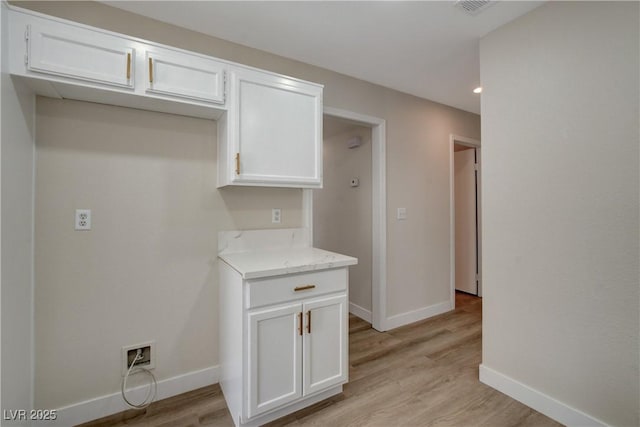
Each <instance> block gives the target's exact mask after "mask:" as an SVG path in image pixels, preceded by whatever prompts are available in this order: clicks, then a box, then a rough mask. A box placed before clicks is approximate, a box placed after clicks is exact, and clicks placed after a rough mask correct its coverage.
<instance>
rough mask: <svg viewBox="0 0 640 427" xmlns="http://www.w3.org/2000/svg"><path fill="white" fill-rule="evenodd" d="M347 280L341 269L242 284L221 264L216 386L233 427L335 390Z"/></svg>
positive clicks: (344, 350)
mask: <svg viewBox="0 0 640 427" xmlns="http://www.w3.org/2000/svg"><path fill="white" fill-rule="evenodd" d="M347 282H348V270H347V267H343V268H338V269H329V270H322V271H314V272H312V273H299V274H291V275H286V276H277V277H269V278H265V279H254V280H244V279H242V277H241V275H240V273H238V272H236V271H235V270H234V269H233V268H231V267H230V266H229V265H228V264H226V263H225V262H221V263H220V307H221V312H220V347H221V361H220V362H221V363H220V367H221V381H220V384H221V387H222V391H223V393H224V396H225V399H226V400H227V404H228V406H229V410H230V412H231V415H232V417H233V420H234V422H235V423H236V425H238V426H240V425H243V426H244V425H260V424H262V423H266V422H268V421H270V420H273V419H275V418H279V417H281V416H283V415H286V414H287V413H290V412H293V411H296V410H298V409H301V408H303V407H305V406H307V405H310V404H312V403H315V402H317V401H319V400H321V399H324V398H326V397H329V396H331V395H332V394H336V393H339V392H340V391H341V390H342V384H344V383H345V382H347V380H348V324H347V323H348V314H347ZM329 283H330V284H331V286H328V284H329ZM279 284H282V285H281V286H278V285H279ZM267 287H268V289H261V288H267ZM296 289H298V290H296ZM269 290H272V292H269ZM252 294H253V295H252ZM256 294H257V295H258V296H257V297H256ZM259 295H265V297H264V298H261V297H260V296H259ZM267 295H268V297H267Z"/></svg>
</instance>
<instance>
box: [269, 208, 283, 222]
mask: <svg viewBox="0 0 640 427" xmlns="http://www.w3.org/2000/svg"><path fill="white" fill-rule="evenodd" d="M281 221H282V211H281V210H280V208H274V209H271V222H272V223H273V224H280V222H281Z"/></svg>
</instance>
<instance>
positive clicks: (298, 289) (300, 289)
mask: <svg viewBox="0 0 640 427" xmlns="http://www.w3.org/2000/svg"><path fill="white" fill-rule="evenodd" d="M315 287H316V285H304V286H296V287H295V288H293V290H294V291H295V292H298V291H306V290H309V289H313V288H315Z"/></svg>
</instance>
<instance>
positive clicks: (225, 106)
mask: <svg viewBox="0 0 640 427" xmlns="http://www.w3.org/2000/svg"><path fill="white" fill-rule="evenodd" d="M9 8H10V14H9V31H8V34H9V68H10V72H11V74H12V75H15V76H20V77H23V78H25V81H26V82H27V84H28V85H29V86H30V87H31V88H32V89H33V91H34V92H35V93H36V94H38V95H42V96H48V97H53V98H67V99H76V100H80V101H90V102H98V103H102V104H109V105H119V106H123V107H131V108H137V109H142V110H150V111H158V112H164V113H171V114H181V115H185V116H192V117H200V118H205V119H214V120H219V121H218V141H217V142H218V182H217V185H218V187H224V186H228V185H239V186H243V185H244V186H263V187H293V188H322V108H323V107H322V91H323V86H322V85H319V84H315V83H310V82H306V81H302V80H298V79H295V78H292V77H287V76H283V75H280V74H275V73H271V72H268V71H264V70H259V69H256V68H251V67H246V66H243V65H240V64H235V63H231V62H228V61H224V60H221V59H217V58H213V57H210V56H206V55H202V54H199V53H195V52H189V51H185V50H182V49H177V48H173V47H170V46H166V45H160V44H158V43H154V42H150V41H146V40H141V39H137V38H134V37H130V36H127V35H123V34H117V33H113V32H110V31H106V30H102V29H99V28H95V27H90V26H87V25H83V24H78V23H75V22H72V21H66V20H63V19H59V18H55V17H51V16H47V15H43V14H40V13H36V12H32V11H28V10H24V9H20V8H17V7H14V6H9Z"/></svg>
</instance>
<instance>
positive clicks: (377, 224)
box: [302, 107, 390, 331]
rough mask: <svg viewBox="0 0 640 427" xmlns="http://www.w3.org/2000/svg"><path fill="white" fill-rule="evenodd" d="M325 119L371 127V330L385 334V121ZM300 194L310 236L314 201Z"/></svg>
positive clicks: (337, 113) (335, 111) (342, 113)
mask: <svg viewBox="0 0 640 427" xmlns="http://www.w3.org/2000/svg"><path fill="white" fill-rule="evenodd" d="M324 114H325V115H327V116H332V117H338V118H341V119H346V120H349V121H351V122H353V123H354V124H359V125H363V126H367V127H370V128H371V145H372V152H371V162H372V165H371V178H372V192H373V194H372V198H371V205H372V227H371V228H372V235H371V237H372V239H371V241H372V252H371V253H372V259H371V261H372V272H371V273H372V274H371V296H372V298H371V299H372V301H371V303H372V313H371V315H372V316H371V323H372V326H373V328H374V329H377V330H378V331H386V330H388V329H390V328H389V327H387V324H386V323H387V317H386V313H387V178H386V176H387V169H386V168H387V166H386V161H387V157H386V156H387V154H386V146H387V131H386V120H384V119H381V118H378V117H373V116H367V115H365V114H360V113H354V112H352V111H347V110H342V109H339V108H332V107H324ZM309 193H310V194H311V192H309ZM304 194H305V193H304V192H303V212H302V217H303V223H304V224H305V226H306V224H309V225H310V227H309V228H310V230H311V235H313V198H312V197H307V199H305V196H304Z"/></svg>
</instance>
